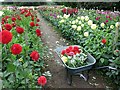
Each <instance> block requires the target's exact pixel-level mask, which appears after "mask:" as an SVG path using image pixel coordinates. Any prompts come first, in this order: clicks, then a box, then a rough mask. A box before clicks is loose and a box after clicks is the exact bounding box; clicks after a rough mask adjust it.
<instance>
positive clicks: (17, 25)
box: [0, 8, 51, 88]
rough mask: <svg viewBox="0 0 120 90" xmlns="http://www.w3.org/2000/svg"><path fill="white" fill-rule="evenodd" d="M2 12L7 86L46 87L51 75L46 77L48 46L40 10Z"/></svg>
mask: <svg viewBox="0 0 120 90" xmlns="http://www.w3.org/2000/svg"><path fill="white" fill-rule="evenodd" d="M2 12H4V13H3V15H2V21H1V27H2V30H1V31H0V43H1V45H2V71H3V88H20V87H25V88H26V87H28V88H37V87H38V88H39V85H41V86H44V85H45V84H46V83H47V78H46V77H45V76H43V75H45V74H44V73H45V68H46V64H45V63H44V60H43V57H44V53H45V52H44V49H45V48H44V47H43V45H42V41H41V36H42V33H41V30H40V25H39V22H40V19H39V18H38V17H37V16H36V11H33V10H32V9H31V8H30V9H19V10H15V9H14V10H11V11H8V10H3V11H2ZM49 75H50V73H49ZM39 76H40V77H39ZM50 76H51V75H50ZM37 82H38V84H37ZM28 84H29V85H28Z"/></svg>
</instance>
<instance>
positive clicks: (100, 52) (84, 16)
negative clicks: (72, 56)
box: [39, 7, 120, 86]
mask: <svg viewBox="0 0 120 90" xmlns="http://www.w3.org/2000/svg"><path fill="white" fill-rule="evenodd" d="M39 11H40V13H41V15H43V17H44V18H46V19H47V20H49V21H50V22H51V23H52V24H53V25H54V26H56V28H57V30H59V31H60V32H61V34H62V35H63V37H64V38H66V39H67V40H69V41H71V42H72V43H73V44H75V45H80V46H82V47H83V48H84V49H85V50H86V51H88V52H89V53H91V54H92V55H93V56H94V57H95V58H96V60H97V63H96V66H104V65H106V66H112V67H115V68H117V70H107V69H106V70H105V73H106V75H108V76H109V77H111V78H114V82H115V83H116V84H117V85H118V86H119V85H120V83H119V81H120V77H119V76H120V31H119V27H120V22H119V15H120V12H118V11H114V12H112V11H104V10H86V9H77V8H70V7H50V8H49V7H42V8H39Z"/></svg>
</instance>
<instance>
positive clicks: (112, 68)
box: [95, 66, 117, 70]
mask: <svg viewBox="0 0 120 90" xmlns="http://www.w3.org/2000/svg"><path fill="white" fill-rule="evenodd" d="M104 68H108V69H111V70H117V68H114V67H111V66H102V67H96V68H95V69H104Z"/></svg>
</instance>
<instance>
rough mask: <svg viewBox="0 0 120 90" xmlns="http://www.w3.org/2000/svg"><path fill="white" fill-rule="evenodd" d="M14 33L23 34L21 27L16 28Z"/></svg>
mask: <svg viewBox="0 0 120 90" xmlns="http://www.w3.org/2000/svg"><path fill="white" fill-rule="evenodd" d="M16 32H17V33H19V34H22V33H23V32H24V29H23V28H22V27H16Z"/></svg>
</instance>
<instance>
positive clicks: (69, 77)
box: [55, 45, 116, 85]
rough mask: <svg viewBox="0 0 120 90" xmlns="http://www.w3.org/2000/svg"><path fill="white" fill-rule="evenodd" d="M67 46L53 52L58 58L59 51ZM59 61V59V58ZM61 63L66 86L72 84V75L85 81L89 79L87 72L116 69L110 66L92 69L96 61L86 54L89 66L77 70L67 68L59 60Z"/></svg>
mask: <svg viewBox="0 0 120 90" xmlns="http://www.w3.org/2000/svg"><path fill="white" fill-rule="evenodd" d="M77 46H78V45H77ZM67 47H68V46H61V47H57V48H56V49H55V52H56V53H57V55H58V56H59V57H60V55H61V51H62V50H64V49H66V48H67ZM60 59H61V57H60ZM61 61H62V63H63V64H64V66H65V69H66V78H67V81H68V84H69V85H71V84H72V76H73V75H79V76H80V77H82V78H83V79H84V80H85V81H87V80H88V79H89V72H90V70H91V69H103V68H108V69H113V70H116V68H113V67H111V66H102V67H95V68H93V66H94V65H95V63H96V59H95V58H94V57H93V56H92V55H91V54H90V53H88V52H87V62H88V63H89V64H87V65H85V66H81V67H77V68H72V67H69V66H67V65H66V64H65V63H64V62H63V60H62V59H61Z"/></svg>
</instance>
